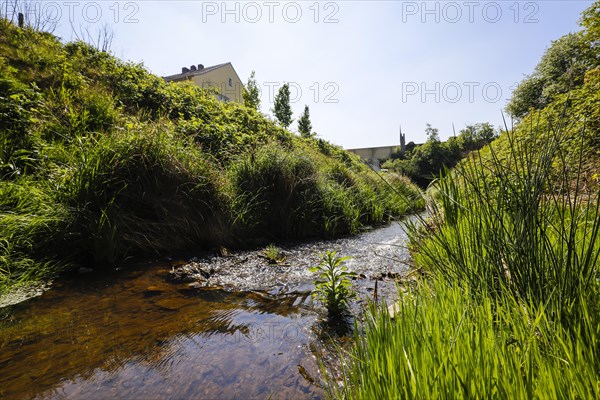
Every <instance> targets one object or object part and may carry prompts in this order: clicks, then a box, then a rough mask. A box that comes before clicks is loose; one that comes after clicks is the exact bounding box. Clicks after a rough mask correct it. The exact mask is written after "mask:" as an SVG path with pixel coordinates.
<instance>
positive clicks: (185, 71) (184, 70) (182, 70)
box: [181, 67, 190, 74]
mask: <svg viewBox="0 0 600 400" xmlns="http://www.w3.org/2000/svg"><path fill="white" fill-rule="evenodd" d="M187 72H190V70H189V69H188V68H187V67H182V68H181V73H182V74H185V73H187Z"/></svg>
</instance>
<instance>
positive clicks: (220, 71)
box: [164, 62, 244, 103]
mask: <svg viewBox="0 0 600 400" xmlns="http://www.w3.org/2000/svg"><path fill="white" fill-rule="evenodd" d="M164 79H165V81H167V82H184V81H192V82H194V83H195V84H196V85H198V86H200V87H202V88H209V87H217V88H218V89H219V95H217V97H218V99H219V100H221V101H233V102H236V103H243V102H244V99H243V97H242V91H243V88H244V85H243V84H242V81H241V80H240V77H239V76H238V74H237V72H235V69H234V68H233V65H231V63H230V62H228V63H225V64H219V65H213V66H212V67H204V65H202V64H198V65H192V66H191V67H189V68H187V67H183V68H181V73H180V74H177V75H170V76H165V77H164Z"/></svg>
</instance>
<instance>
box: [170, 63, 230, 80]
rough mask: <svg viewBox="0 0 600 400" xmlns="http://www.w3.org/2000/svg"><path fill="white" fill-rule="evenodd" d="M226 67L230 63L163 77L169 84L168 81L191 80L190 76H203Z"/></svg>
mask: <svg viewBox="0 0 600 400" xmlns="http://www.w3.org/2000/svg"><path fill="white" fill-rule="evenodd" d="M226 65H231V63H230V62H226V63H223V64H217V65H213V66H211V67H204V68H202V69H197V70H195V71H188V72H182V73H180V74H175V75H169V76H165V77H164V80H165V81H167V82H169V81H175V80H180V79H184V78H191V77H192V76H197V75H203V74H206V73H208V72H211V71H214V70H215V69H219V68H221V67H224V66H226ZM232 67H233V65H232Z"/></svg>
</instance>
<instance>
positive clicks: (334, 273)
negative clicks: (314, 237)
mask: <svg viewBox="0 0 600 400" xmlns="http://www.w3.org/2000/svg"><path fill="white" fill-rule="evenodd" d="M336 254H337V253H336V252H335V251H328V252H326V253H325V254H323V255H322V256H321V259H322V261H321V263H320V264H319V265H318V266H316V267H313V268H310V270H309V271H310V272H314V273H319V277H320V280H317V281H315V290H314V292H313V296H314V297H315V298H317V299H318V300H319V301H321V302H322V303H323V304H324V305H325V307H326V308H327V312H328V314H329V317H330V318H337V317H340V316H342V315H343V314H344V313H345V312H346V311H348V300H350V299H351V298H352V297H354V295H355V293H354V292H353V291H352V289H351V288H350V286H351V283H350V278H351V277H353V276H354V275H355V274H354V273H352V272H348V270H347V268H346V267H345V266H344V265H343V263H344V261H346V260H348V259H350V257H337V256H336Z"/></svg>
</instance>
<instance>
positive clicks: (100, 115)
mask: <svg viewBox="0 0 600 400" xmlns="http://www.w3.org/2000/svg"><path fill="white" fill-rule="evenodd" d="M0 29H2V35H0V54H2V56H1V57H0V115H1V119H0V291H4V290H6V289H7V288H9V287H10V286H11V285H14V284H16V283H18V282H24V281H27V280H30V279H38V278H42V277H47V276H50V275H52V274H53V273H57V272H59V271H63V270H65V269H70V268H76V267H77V266H79V265H82V263H85V265H92V266H94V267H95V268H97V269H98V268H112V267H113V266H114V265H115V264H117V263H120V262H122V261H124V260H127V259H128V258H130V257H132V256H139V255H148V254H157V253H159V254H160V253H166V252H171V253H173V252H180V251H185V250H189V249H194V250H197V249H199V248H204V249H210V248H218V247H220V246H223V245H225V246H227V247H236V246H237V247H245V246H262V245H264V244H265V243H269V242H274V241H278V240H283V239H285V238H298V239H300V238H307V237H314V236H318V237H332V236H337V235H340V234H346V233H353V232H356V231H358V229H359V228H360V227H361V226H363V225H366V224H380V223H384V222H387V221H388V220H389V219H390V218H396V217H399V216H400V215H403V214H405V213H407V212H411V211H415V210H419V209H421V208H422V207H423V200H422V198H421V197H420V193H419V191H418V189H417V188H415V187H414V186H413V185H411V184H410V183H409V182H408V181H406V180H401V179H397V180H394V179H395V178H393V177H392V178H390V180H393V182H392V185H393V186H394V190H396V191H398V193H402V194H403V196H405V199H401V197H400V196H399V195H398V194H396V193H394V192H393V191H392V190H390V189H389V188H388V186H387V184H385V183H384V182H383V181H381V180H378V178H377V177H376V176H375V175H374V174H373V173H372V172H371V171H369V170H368V169H367V168H366V167H364V166H363V165H362V164H361V163H360V160H359V159H358V158H357V157H356V156H354V155H351V154H349V153H347V152H345V151H344V150H342V149H340V148H338V147H336V146H333V145H331V144H330V143H327V142H326V141H324V140H322V139H320V140H316V139H313V138H310V139H306V138H300V137H298V136H296V135H293V134H291V133H290V132H288V131H286V130H285V129H283V128H282V127H280V126H278V125H277V124H276V123H274V122H273V121H271V120H269V119H268V118H266V117H264V116H263V115H261V114H260V113H259V112H258V111H257V110H256V109H255V108H253V107H246V106H245V105H241V104H235V103H222V102H219V101H218V100H217V99H216V97H215V95H214V93H213V92H211V91H208V90H203V89H201V88H199V87H196V86H194V85H192V84H189V83H180V84H174V83H166V82H165V81H164V80H163V79H162V78H160V77H157V76H154V75H152V74H150V73H149V72H148V71H147V70H146V69H145V68H144V67H143V65H140V64H134V63H126V62H122V61H120V60H118V59H116V58H115V57H113V56H111V55H110V54H107V53H106V52H102V51H99V50H98V49H96V48H94V47H93V46H90V45H88V44H85V43H82V42H75V43H68V44H62V43H60V42H59V41H58V39H57V38H55V37H54V36H52V35H50V34H47V33H40V32H37V31H35V30H33V29H29V28H25V29H17V28H16V27H15V26H14V25H12V24H10V23H9V22H7V21H6V20H4V19H0ZM332 170H335V174H333V173H332ZM341 176H346V177H349V179H348V180H346V181H344V184H343V185H342V184H340V183H338V179H340V177H341Z"/></svg>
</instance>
